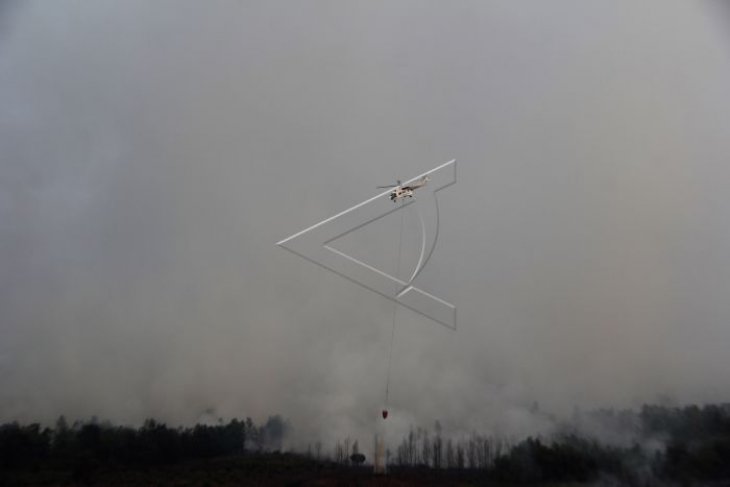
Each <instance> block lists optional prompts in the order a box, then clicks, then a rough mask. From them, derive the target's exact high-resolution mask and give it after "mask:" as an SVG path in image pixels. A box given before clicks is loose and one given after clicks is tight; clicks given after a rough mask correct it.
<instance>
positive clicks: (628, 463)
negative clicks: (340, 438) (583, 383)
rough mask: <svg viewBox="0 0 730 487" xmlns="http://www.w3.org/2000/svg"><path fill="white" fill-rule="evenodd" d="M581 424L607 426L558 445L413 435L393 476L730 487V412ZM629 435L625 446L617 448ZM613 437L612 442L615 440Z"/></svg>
mask: <svg viewBox="0 0 730 487" xmlns="http://www.w3.org/2000/svg"><path fill="white" fill-rule="evenodd" d="M580 416H581V417H580V418H574V423H581V422H583V423H591V424H592V425H594V426H595V425H600V426H601V428H599V431H603V432H604V433H611V434H607V435H606V438H602V437H601V435H600V434H591V433H589V432H588V430H587V429H586V430H583V429H581V428H580V426H579V425H576V424H565V425H561V426H560V427H559V428H558V429H559V431H560V432H559V433H556V434H555V435H553V436H551V437H550V438H527V439H525V440H522V441H519V442H516V443H513V444H511V443H509V442H507V441H505V440H502V439H495V438H492V437H489V436H484V435H479V434H472V435H470V436H469V437H466V438H462V439H458V440H453V439H451V438H447V439H445V438H443V436H442V433H441V427H440V425H439V424H438V422H437V423H436V425H435V427H434V431H433V433H431V432H429V431H428V430H426V429H422V428H417V429H415V430H411V431H410V432H409V433H408V434H407V435H406V436H405V437H404V438H403V439H402V440H401V442H400V444H399V445H398V446H397V447H396V448H395V451H388V452H387V454H386V455H387V462H388V464H389V465H390V466H391V470H396V471H407V470H409V469H411V470H412V469H429V470H432V469H433V470H440V471H445V472H464V471H466V472H472V473H477V474H478V475H479V477H480V478H484V479H488V480H493V481H502V482H507V483H540V482H594V481H597V480H599V479H601V478H612V479H614V481H616V482H618V483H619V484H621V485H655V484H664V483H680V484H686V485H691V484H692V483H693V482H715V481H723V480H724V481H728V480H730V405H708V406H704V407H698V406H688V407H683V408H670V407H663V406H644V407H643V408H642V409H641V410H640V411H639V412H634V411H631V410H623V411H613V410H600V411H595V412H591V413H588V414H586V415H580ZM616 436H622V437H623V438H624V440H623V441H621V442H617V441H615V439H616ZM608 437H610V439H607V438H608Z"/></svg>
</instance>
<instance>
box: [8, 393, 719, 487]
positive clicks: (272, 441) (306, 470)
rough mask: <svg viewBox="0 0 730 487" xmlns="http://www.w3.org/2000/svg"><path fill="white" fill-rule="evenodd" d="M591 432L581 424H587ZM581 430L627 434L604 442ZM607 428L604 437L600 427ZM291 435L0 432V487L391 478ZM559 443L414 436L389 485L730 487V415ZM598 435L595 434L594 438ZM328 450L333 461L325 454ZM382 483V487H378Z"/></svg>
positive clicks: (62, 429) (563, 437)
mask: <svg viewBox="0 0 730 487" xmlns="http://www.w3.org/2000/svg"><path fill="white" fill-rule="evenodd" d="M582 423H583V424H582ZM584 423H590V424H591V425H593V426H594V427H595V426H596V425H598V426H599V427H600V428H604V429H605V428H608V429H610V430H612V431H613V432H619V433H621V434H624V439H623V440H621V441H617V440H616V437H613V439H606V440H602V439H601V435H600V434H591V433H588V431H589V430H590V428H584V427H583V426H584ZM600 428H599V429H600ZM288 429H289V425H288V423H287V422H286V421H285V420H284V419H282V418H281V417H280V416H272V417H270V418H269V419H268V420H267V421H266V422H265V423H263V424H261V425H257V424H254V422H253V421H252V420H251V419H245V420H238V419H234V420H231V421H229V422H227V423H224V422H223V421H219V422H218V423H217V424H212V425H196V426H194V427H177V428H174V427H170V426H167V425H165V424H163V423H159V422H157V421H155V420H151V419H150V420H147V421H145V423H144V424H143V425H142V426H140V427H138V428H133V427H128V426H115V425H112V424H110V423H105V422H99V421H96V420H92V421H87V422H75V423H73V424H71V425H69V424H68V423H67V421H66V420H65V419H64V418H63V417H61V418H59V419H58V421H57V422H56V424H55V426H54V427H52V428H51V427H43V426H41V425H39V424H28V425H20V424H18V423H9V424H4V425H2V426H0V485H77V484H78V485H82V484H97V485H138V484H148V483H158V484H163V485H201V483H202V484H204V483H206V482H209V483H211V485H247V484H249V483H250V484H257V483H258V484H261V483H262V482H263V483H265V484H267V485H269V484H270V485H279V484H290V483H300V484H307V483H309V482H317V485H329V483H328V480H327V479H329V481H331V482H334V483H337V482H342V481H344V482H345V483H346V484H347V483H352V482H355V483H361V484H363V485H368V484H370V483H377V482H379V481H381V480H383V478H382V477H380V478H379V477H377V476H374V475H373V474H372V468H371V467H370V466H368V464H367V463H366V460H370V459H367V458H366V454H365V453H366V452H363V451H362V450H361V447H360V444H359V443H358V441H357V440H354V441H351V440H350V439H345V440H343V441H338V442H337V443H336V444H335V445H334V447H330V448H327V447H323V445H322V444H321V443H320V442H314V443H313V444H312V445H310V446H309V447H308V448H307V449H306V451H303V452H292V451H290V452H282V446H283V445H284V440H285V437H286V434H287V431H288ZM557 430H558V432H557V433H556V434H554V435H552V436H551V437H550V438H527V439H523V440H521V441H516V442H508V441H505V440H501V439H495V438H492V437H489V436H484V435H479V434H472V435H470V436H468V437H463V438H450V437H448V438H447V437H445V436H444V434H443V432H442V428H441V425H440V424H439V423H438V422H437V423H436V424H435V425H434V428H433V430H430V431H429V430H427V429H423V428H416V429H413V430H411V431H410V432H409V433H408V434H407V435H406V436H405V437H404V438H403V439H402V440H401V442H400V443H399V444H397V445H394V446H393V447H392V448H393V449H392V450H388V451H387V452H386V457H387V463H388V469H389V475H388V478H389V479H390V480H393V481H397V482H400V484H399V485H411V484H421V483H424V482H426V481H427V483H429V484H432V485H433V484H448V483H452V482H458V483H460V484H461V485H472V484H481V485H483V484H485V483H487V484H495V485H499V484H509V485H513V484H540V483H546V484H554V483H565V482H569V483H576V484H589V483H594V482H597V481H606V480H608V481H610V482H613V483H615V484H619V485H636V486H645V485H707V484H708V483H717V482H723V481H724V482H727V481H730V405H707V406H703V407H698V406H688V407H682V408H673V407H662V406H644V407H643V408H642V409H641V410H640V411H638V412H635V411H614V410H601V411H596V412H592V413H587V414H584V415H581V414H577V415H576V416H575V417H574V418H573V421H572V422H571V423H570V424H565V425H562V426H560V427H559V428H557ZM594 430H595V431H597V430H596V429H595V428H594ZM327 450H329V453H328V452H327ZM379 479H380V480H379Z"/></svg>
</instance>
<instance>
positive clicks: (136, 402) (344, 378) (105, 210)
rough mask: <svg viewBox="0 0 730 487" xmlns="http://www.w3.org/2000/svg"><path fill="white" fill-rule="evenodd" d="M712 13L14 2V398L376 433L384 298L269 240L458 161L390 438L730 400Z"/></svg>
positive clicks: (176, 417) (14, 408) (137, 417)
mask: <svg viewBox="0 0 730 487" xmlns="http://www.w3.org/2000/svg"><path fill="white" fill-rule="evenodd" d="M720 11H721V10H719V9H710V8H706V6H705V5H704V4H694V3H693V4H690V3H686V2H680V1H663V0H662V1H659V0H657V1H654V2H649V3H645V4H642V5H637V4H635V2H629V1H625V2H602V3H601V4H598V5H597V4H591V5H587V4H585V3H583V2H572V1H565V2H560V3H558V4H555V3H551V4H541V5H537V4H535V5H530V6H529V7H528V6H525V5H518V4H515V3H513V2H507V1H504V2H489V3H484V2H459V3H456V4H448V5H447V4H442V3H438V2H433V3H428V2H427V3H422V2H398V3H392V2H388V3H385V2H383V3H372V2H353V3H348V4H345V3H340V2H310V3H306V4H293V3H284V2H248V3H246V2H243V3H238V2H222V1H221V2H206V3H195V2H183V3H180V2H174V3H173V2H170V3H154V4H150V3H148V2H124V3H115V2H93V3H92V2H89V3H73V2H60V3H53V4H49V3H43V2H23V3H22V4H21V3H15V4H9V6H6V7H4V8H2V9H0V16H2V18H1V19H0V27H1V28H2V32H0V107H2V109H0V147H2V155H0V421H9V420H14V419H18V420H21V421H24V420H44V421H51V420H53V419H54V418H55V417H57V416H58V415H59V414H65V415H66V416H67V417H71V418H74V417H89V416H91V415H98V416H99V417H102V418H109V419H112V420H114V421H119V422H130V423H139V422H140V421H142V420H143V419H144V418H146V417H150V416H154V417H156V418H159V419H162V420H166V421H170V422H173V423H175V422H180V423H189V422H193V421H195V420H196V419H198V418H199V417H200V416H201V415H202V414H204V413H206V412H208V411H211V410H213V411H215V414H218V415H221V416H223V417H233V416H239V417H240V416H245V415H250V416H252V417H254V418H256V419H257V420H259V421H262V420H264V419H265V418H266V416H267V415H269V414H274V413H281V414H282V415H284V416H285V417H287V418H289V419H290V420H291V422H292V425H293V428H294V432H295V434H297V432H298V434H300V435H301V437H309V436H311V435H316V436H318V437H321V438H323V439H325V440H332V439H334V438H337V437H342V436H345V435H350V436H352V437H355V436H357V435H360V439H361V441H363V442H364V441H368V439H367V438H364V437H363V435H365V434H369V433H370V432H371V431H372V430H373V425H374V424H375V421H376V419H377V415H378V414H379V411H380V409H381V406H382V400H383V393H384V382H385V357H386V355H387V343H388V339H389V336H390V323H391V321H390V320H391V317H392V316H391V313H392V305H391V303H389V302H387V301H385V300H384V299H382V298H380V297H378V296H376V295H373V294H371V293H368V292H367V291H365V290H363V289H361V288H359V287H357V286H355V285H353V284H350V283H348V282H346V281H343V280H342V279H341V278H339V277H337V276H334V275H330V274H329V273H327V272H326V271H324V270H322V269H320V268H318V267H316V266H313V265H312V264H310V263H308V262H305V261H303V260H301V259H297V258H296V257H294V256H292V255H291V254H289V253H287V252H284V251H282V250H281V249H279V248H277V247H276V246H274V242H276V241H278V240H280V239H281V238H283V237H285V236H287V235H289V234H291V233H293V232H294V231H298V230H300V229H302V228H305V227H306V226H308V225H310V224H312V223H315V222H317V221H319V220H321V219H322V218H325V217H327V216H330V215H332V214H334V213H336V212H338V211H340V210H342V209H345V208H347V207H349V206H351V205H352V204H354V203H357V202H359V201H362V200H364V199H365V198H367V197H369V196H371V195H373V194H374V192H375V190H374V186H376V185H379V184H385V183H387V182H389V181H390V180H394V179H396V178H400V179H406V178H410V177H412V176H414V175H416V174H419V173H421V172H423V171H424V170H427V169H430V168H431V167H433V166H435V165H437V164H439V163H442V162H444V161H446V160H449V159H451V158H457V159H458V161H459V181H458V183H457V185H456V186H454V187H452V188H450V189H448V190H447V191H444V192H443V194H442V197H441V200H440V201H441V212H442V227H441V229H442V233H441V236H440V239H439V246H438V248H437V250H436V252H435V254H434V257H433V259H432V261H431V262H430V264H429V267H428V268H427V269H426V270H424V272H423V274H422V276H421V277H420V278H419V283H420V284H421V285H422V287H423V288H424V289H426V290H429V291H432V292H434V293H435V294H437V295H439V296H444V297H445V298H446V299H448V300H450V301H452V302H454V303H455V304H456V305H457V307H458V309H459V330H458V332H456V333H451V332H449V331H448V330H444V329H442V328H440V327H438V325H435V324H433V323H430V322H428V321H426V320H424V319H423V318H421V317H420V316H417V315H414V314H412V313H410V312H409V311H407V310H399V311H398V325H397V330H396V342H395V351H394V362H393V376H392V393H391V411H392V412H391V414H392V416H391V417H392V418H393V421H392V423H393V431H394V433H393V434H394V435H396V436H398V435H399V434H400V432H402V431H405V430H406V429H407V427H408V425H410V424H424V425H428V424H433V421H434V420H436V419H439V420H440V421H441V422H442V424H443V425H444V429H445V430H449V431H455V432H460V431H463V432H469V431H472V430H474V429H477V430H479V431H485V432H493V433H495V434H510V435H523V434H530V433H534V432H539V431H544V430H545V429H546V428H549V424H545V423H543V422H542V420H541V419H540V416H539V415H534V414H530V412H529V410H530V407H531V406H532V405H533V403H534V402H535V401H537V402H538V403H539V405H540V408H541V410H545V411H551V412H554V413H556V414H569V413H570V412H571V411H572V409H573V407H574V406H576V405H577V406H579V407H583V408H591V407H597V406H618V407H626V406H635V405H637V404H640V403H642V402H644V401H654V400H656V399H657V398H658V397H670V398H672V400H673V401H676V402H680V403H681V402H694V401H697V402H703V401H727V400H728V399H729V396H728V391H729V390H730V389H729V386H730V382H729V381H730V379H728V377H727V374H724V373H723V372H724V371H726V370H727V369H728V366H730V359H729V358H728V354H727V352H726V349H727V345H728V343H729V342H730V331H729V329H728V327H727V321H728V317H729V316H730V308H729V307H728V299H727V289H728V284H730V265H729V264H730V258H729V257H728V252H727V249H728V248H729V246H728V243H730V242H729V240H730V214H729V213H728V209H727V201H726V199H727V198H726V194H727V193H726V187H727V183H726V182H727V180H728V176H729V174H728V173H729V172H730V171H729V170H728V165H727V154H728V151H729V149H730V137H729V135H730V134H729V133H728V132H729V131H730V98H728V97H727V86H730V61H729V60H728V56H727V55H728V50H729V49H730V44H729V43H730V39H729V38H728V36H727V31H728V28H730V27H729V26H728V24H727V23H723V21H722V20H720V19H718V18H717V17H716V15H717V13H718V12H720ZM383 224H384V225H385V228H384V229H385V230H386V231H387V230H390V231H392V229H393V228H394V226H393V222H384V223H383ZM388 225H390V226H388ZM392 245H393V241H392V239H389V238H388V237H387V234H386V238H384V239H382V240H381V241H378V242H375V247H374V249H375V250H374V251H373V253H374V254H378V251H380V250H382V251H383V253H382V254H381V255H392V251H393V250H394V249H393V247H392Z"/></svg>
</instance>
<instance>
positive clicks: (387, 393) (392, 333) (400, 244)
mask: <svg viewBox="0 0 730 487" xmlns="http://www.w3.org/2000/svg"><path fill="white" fill-rule="evenodd" d="M401 205H402V203H401ZM400 212H401V215H400V235H399V237H398V257H397V260H396V265H395V277H396V278H398V274H400V261H401V254H402V252H403V223H404V217H405V212H404V211H403V210H401V211H400ZM397 292H398V284H396V288H395V290H394V291H393V294H395V293H397ZM397 314H398V302H397V301H396V302H393V325H392V327H391V329H390V344H389V346H388V370H387V373H386V376H385V409H384V410H383V419H385V418H386V417H387V415H388V398H389V396H390V369H391V363H392V362H393V343H394V342H395V321H396V315H397Z"/></svg>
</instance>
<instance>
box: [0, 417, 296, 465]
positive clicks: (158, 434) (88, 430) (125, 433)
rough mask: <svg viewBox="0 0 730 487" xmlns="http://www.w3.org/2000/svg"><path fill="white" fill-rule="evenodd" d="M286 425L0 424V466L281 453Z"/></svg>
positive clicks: (153, 461) (164, 460)
mask: <svg viewBox="0 0 730 487" xmlns="http://www.w3.org/2000/svg"><path fill="white" fill-rule="evenodd" d="M288 427H289V426H288V424H287V422H286V421H284V420H283V419H282V418H281V416H278V415H277V416H271V417H270V418H269V419H268V420H267V421H266V423H264V424H263V425H260V426H259V425H256V424H254V422H253V421H252V420H251V418H247V419H245V420H238V419H233V420H231V421H229V422H228V423H223V422H220V423H219V424H215V425H201V424H198V425H196V426H194V427H189V428H183V427H178V428H173V427H169V426H167V425H165V424H164V423H159V422H157V421H155V420H153V419H148V420H147V421H145V422H144V424H143V425H142V426H141V427H139V428H132V427H128V426H113V425H111V424H109V423H99V422H98V421H96V420H92V421H89V422H75V423H74V424H73V425H71V426H69V425H68V424H67V422H66V420H65V418H64V417H63V416H62V417H61V418H59V419H58V421H57V422H56V427H55V428H44V427H41V426H40V425H39V424H30V425H20V424H18V423H9V424H4V425H2V426H0V468H2V469H18V468H37V467H39V466H45V465H49V464H50V465H58V466H75V465H81V464H110V465H119V466H135V465H136V466H150V465H160V464H169V463H176V462H180V461H184V460H190V459H204V458H213V457H222V456H229V455H243V454H245V453H246V452H247V451H256V452H261V451H263V450H265V449H277V450H278V449H281V444H282V440H283V438H284V435H285V434H286V431H287V429H288Z"/></svg>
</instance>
